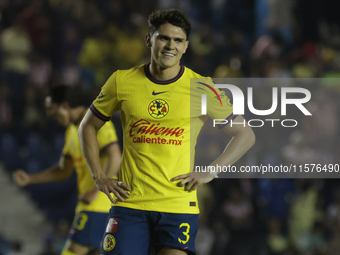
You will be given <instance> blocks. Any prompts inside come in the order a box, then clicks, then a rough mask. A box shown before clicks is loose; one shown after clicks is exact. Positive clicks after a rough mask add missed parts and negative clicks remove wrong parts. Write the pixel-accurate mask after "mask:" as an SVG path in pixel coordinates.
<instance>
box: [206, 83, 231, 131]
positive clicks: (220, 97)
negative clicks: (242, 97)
mask: <svg viewBox="0 0 340 255" xmlns="http://www.w3.org/2000/svg"><path fill="white" fill-rule="evenodd" d="M209 81H210V82H209V83H208V84H206V85H207V86H208V88H209V89H210V92H211V94H212V95H213V97H210V96H209V95H207V113H208V115H209V116H210V118H212V119H220V120H227V122H226V124H228V123H229V122H230V121H231V120H234V119H235V118H236V117H237V115H234V114H233V105H232V103H231V102H230V99H229V97H228V96H227V95H226V94H225V92H224V91H221V90H219V89H218V88H216V86H215V83H214V82H213V80H212V79H209ZM209 86H210V87H209ZM223 126H225V125H221V126H220V128H222V127H223Z"/></svg>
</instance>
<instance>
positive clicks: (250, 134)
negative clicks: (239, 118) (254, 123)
mask: <svg viewBox="0 0 340 255" xmlns="http://www.w3.org/2000/svg"><path fill="white" fill-rule="evenodd" d="M246 136H247V140H248V145H249V149H250V148H251V147H253V145H254V144H255V142H256V136H255V133H254V131H253V130H252V129H251V128H250V127H249V128H248V129H247V134H246Z"/></svg>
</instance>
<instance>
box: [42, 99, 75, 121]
mask: <svg viewBox="0 0 340 255" xmlns="http://www.w3.org/2000/svg"><path fill="white" fill-rule="evenodd" d="M45 108H46V115H47V116H48V117H49V118H52V119H55V120H56V121H57V122H58V123H59V124H60V125H62V126H64V127H67V126H68V125H69V124H70V115H69V112H68V110H67V109H66V107H65V106H64V105H63V104H61V105H58V104H56V103H53V102H52V100H51V98H50V97H47V98H46V100H45Z"/></svg>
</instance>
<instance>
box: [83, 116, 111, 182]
mask: <svg viewBox="0 0 340 255" xmlns="http://www.w3.org/2000/svg"><path fill="white" fill-rule="evenodd" d="M97 132H98V130H97V129H96V128H95V127H94V126H92V125H91V124H90V123H87V122H84V121H83V122H82V123H81V124H80V127H79V130H78V134H79V141H80V147H81V150H82V152H83V155H84V157H85V160H86V163H87V166H88V168H89V170H90V172H91V174H92V177H93V179H94V180H96V179H97V178H99V177H103V176H106V175H105V172H104V170H103V168H102V166H101V164H100V159H99V145H98V140H97Z"/></svg>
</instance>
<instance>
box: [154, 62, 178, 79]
mask: <svg viewBox="0 0 340 255" xmlns="http://www.w3.org/2000/svg"><path fill="white" fill-rule="evenodd" d="M180 69H181V66H180V65H179V64H178V65H176V66H173V67H170V68H163V67H160V66H159V65H157V64H156V63H153V61H151V64H150V66H149V71H150V74H151V76H152V77H153V78H155V79H156V80H159V81H167V80H171V79H172V78H174V77H176V75H177V74H178V72H179V70H180Z"/></svg>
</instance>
